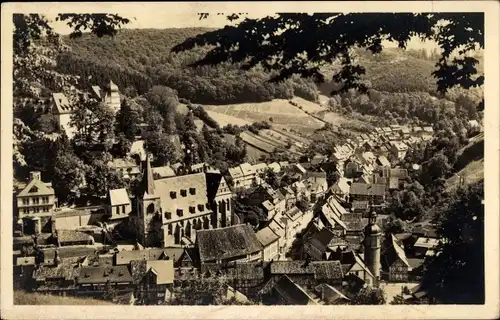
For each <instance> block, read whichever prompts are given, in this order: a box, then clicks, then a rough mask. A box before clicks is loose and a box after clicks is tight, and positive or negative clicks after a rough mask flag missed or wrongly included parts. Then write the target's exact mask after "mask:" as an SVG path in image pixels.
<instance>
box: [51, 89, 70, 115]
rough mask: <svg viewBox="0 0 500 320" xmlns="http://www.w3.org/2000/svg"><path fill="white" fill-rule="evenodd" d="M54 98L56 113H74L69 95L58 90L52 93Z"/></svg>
mask: <svg viewBox="0 0 500 320" xmlns="http://www.w3.org/2000/svg"><path fill="white" fill-rule="evenodd" d="M52 99H53V100H54V106H55V110H53V111H54V112H55V113H56V114H67V113H72V112H73V110H74V108H73V106H72V105H71V104H70V103H69V100H68V97H66V95H65V94H64V93H61V92H57V93H53V94H52Z"/></svg>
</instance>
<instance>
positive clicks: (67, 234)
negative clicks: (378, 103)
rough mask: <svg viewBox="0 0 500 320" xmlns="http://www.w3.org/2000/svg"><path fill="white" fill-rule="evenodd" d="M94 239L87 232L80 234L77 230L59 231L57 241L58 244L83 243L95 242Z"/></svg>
mask: <svg viewBox="0 0 500 320" xmlns="http://www.w3.org/2000/svg"><path fill="white" fill-rule="evenodd" d="M93 240H94V238H93V237H92V236H90V235H88V234H86V233H85V232H80V231H76V230H64V229H59V230H57V241H58V242H83V241H93Z"/></svg>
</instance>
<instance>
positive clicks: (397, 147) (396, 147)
mask: <svg viewBox="0 0 500 320" xmlns="http://www.w3.org/2000/svg"><path fill="white" fill-rule="evenodd" d="M391 152H392V154H394V156H395V157H396V158H397V159H399V160H402V159H404V157H405V156H406V153H407V152H408V146H407V145H406V144H405V143H404V142H401V141H391Z"/></svg>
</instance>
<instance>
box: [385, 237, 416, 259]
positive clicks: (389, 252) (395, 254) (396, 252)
mask: <svg viewBox="0 0 500 320" xmlns="http://www.w3.org/2000/svg"><path fill="white" fill-rule="evenodd" d="M383 256H384V259H383V261H384V262H385V264H386V265H387V267H390V266H391V265H392V264H393V263H394V262H396V261H397V260H400V261H402V262H403V263H404V264H405V265H406V266H407V267H410V264H409V263H408V260H407V259H406V254H405V251H404V250H403V248H401V246H400V245H399V243H398V241H397V239H396V237H395V236H394V235H393V234H391V235H390V237H389V246H388V247H387V248H386V250H384V252H383Z"/></svg>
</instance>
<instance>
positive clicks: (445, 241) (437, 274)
mask: <svg viewBox="0 0 500 320" xmlns="http://www.w3.org/2000/svg"><path fill="white" fill-rule="evenodd" d="M456 198H457V201H455V202H453V203H451V205H449V206H445V207H443V209H444V212H442V213H441V214H440V216H439V218H438V230H437V231H438V234H439V236H440V239H441V241H440V243H439V244H438V246H437V248H436V249H435V250H434V251H435V255H434V256H432V257H429V258H427V259H426V260H425V262H424V275H423V282H422V284H423V286H424V288H425V289H426V290H427V292H428V294H429V296H430V297H432V298H433V299H434V302H436V303H452V304H482V303H484V299H485V291H484V290H485V287H484V283H485V277H484V264H485V261H484V259H485V257H484V206H483V203H482V201H483V199H484V181H480V182H478V183H476V184H473V185H470V186H468V187H466V188H462V189H459V190H458V191H457V195H456Z"/></svg>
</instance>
